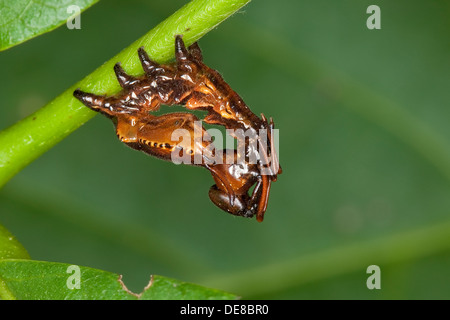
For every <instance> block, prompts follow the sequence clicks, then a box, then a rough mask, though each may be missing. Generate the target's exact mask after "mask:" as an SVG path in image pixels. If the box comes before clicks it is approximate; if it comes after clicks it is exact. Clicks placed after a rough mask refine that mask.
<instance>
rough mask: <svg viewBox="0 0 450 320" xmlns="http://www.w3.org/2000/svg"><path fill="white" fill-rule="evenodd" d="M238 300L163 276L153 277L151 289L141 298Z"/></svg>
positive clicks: (235, 297) (222, 293)
mask: <svg viewBox="0 0 450 320" xmlns="http://www.w3.org/2000/svg"><path fill="white" fill-rule="evenodd" d="M237 298H238V297H237V296H236V295H233V294H230V293H227V292H223V291H220V290H215V289H209V288H205V287H202V286H199V285H196V284H193V283H187V282H182V281H178V280H175V279H169V278H166V277H161V276H153V277H152V279H151V282H150V287H149V288H148V289H146V290H145V291H144V292H143V293H142V295H141V296H140V299H143V300H205V299H207V300H231V299H237Z"/></svg>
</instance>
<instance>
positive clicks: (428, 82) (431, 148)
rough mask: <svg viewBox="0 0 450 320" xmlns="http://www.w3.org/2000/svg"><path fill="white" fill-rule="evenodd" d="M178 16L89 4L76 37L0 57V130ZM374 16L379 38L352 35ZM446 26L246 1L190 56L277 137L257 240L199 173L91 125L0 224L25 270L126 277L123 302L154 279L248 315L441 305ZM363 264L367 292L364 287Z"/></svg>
mask: <svg viewBox="0 0 450 320" xmlns="http://www.w3.org/2000/svg"><path fill="white" fill-rule="evenodd" d="M184 3H185V1H171V2H167V1H162V0H157V1H138V0H133V1H127V2H125V1H118V0H117V1H112V0H109V1H101V2H100V3H98V4H96V5H95V6H93V7H92V8H91V9H89V10H88V11H86V12H85V13H83V14H82V16H81V26H82V29H81V30H68V29H67V28H66V27H65V26H63V27H60V28H59V29H57V30H56V31H53V32H51V33H48V34H45V35H43V36H40V37H38V38H36V39H33V40H31V41H28V42H26V43H24V44H22V45H19V46H17V47H14V48H11V49H9V50H7V51H5V52H1V53H0V66H1V73H0V76H1V80H0V81H1V86H0V96H1V97H2V103H1V116H0V129H2V128H6V127H7V126H9V125H12V124H14V123H15V122H16V121H18V120H20V119H22V118H23V117H25V116H27V115H29V114H30V113H32V112H33V111H35V110H37V109H38V108H40V107H41V106H43V105H44V104H45V103H47V102H48V101H50V100H51V99H53V98H54V97H55V96H57V95H58V94H59V93H61V92H62V91H64V90H65V89H66V88H67V87H69V86H70V85H72V84H73V83H75V82H76V81H78V80H80V79H81V78H83V77H84V76H85V75H87V74H88V73H90V72H92V71H93V70H94V69H95V68H96V67H97V66H99V65H101V64H102V63H103V62H104V61H106V60H108V59H109V58H110V57H111V56H113V55H114V54H116V53H117V52H119V51H120V50H121V49H122V48H124V47H126V46H128V45H129V44H130V43H131V42H133V41H134V40H135V39H137V38H139V37H140V36H142V35H143V34H144V33H145V32H147V31H148V30H149V29H151V28H153V27H154V26H155V25H156V24H158V23H159V22H160V21H162V20H163V19H164V18H166V17H167V16H169V15H170V14H171V13H173V12H174V11H175V10H176V9H178V8H179V7H181V5H182V4H184ZM371 4H377V5H378V6H380V8H381V26H382V29H381V30H369V29H368V28H367V27H366V19H367V18H368V17H369V15H368V14H367V13H366V9H367V7H368V6H369V5H371ZM449 13H450V5H449V3H448V2H446V1H428V2H425V1H377V2H369V1H359V0H358V1H356V0H354V1H332V0H329V1H324V0H320V1H269V0H259V1H253V2H251V3H250V4H249V5H247V6H246V7H245V8H244V10H242V11H241V12H239V13H238V14H236V15H235V16H233V17H232V18H230V19H229V20H227V21H225V22H224V23H222V24H221V25H220V26H219V27H218V28H217V29H215V30H213V31H211V32H210V33H209V34H207V35H206V36H205V37H204V38H202V39H201V40H200V46H201V48H202V49H203V54H204V59H205V62H206V63H207V64H208V65H209V66H211V67H212V68H215V69H217V70H219V71H220V72H221V73H222V75H223V76H224V78H225V79H226V81H227V82H228V83H229V84H230V85H231V86H232V88H233V89H235V91H237V92H238V93H239V94H240V95H241V96H242V97H243V98H244V100H245V101H246V103H247V104H248V105H249V106H250V108H251V109H252V110H253V112H254V113H256V114H260V113H264V114H265V115H266V116H271V117H273V118H274V120H275V124H276V126H277V128H279V129H280V154H279V158H280V163H281V165H282V167H283V174H282V175H280V176H279V180H278V181H277V182H276V183H274V184H273V186H272V192H271V195H270V202H269V208H268V211H267V213H266V217H265V221H264V222H263V223H257V222H256V221H255V220H254V219H253V220H249V219H243V218H240V217H233V216H231V215H227V214H226V213H224V212H222V211H220V210H219V209H218V208H216V207H215V206H214V205H213V204H212V203H211V202H210V200H209V199H208V189H209V187H210V186H211V185H212V184H213V180H212V178H211V176H210V174H209V173H208V172H207V170H204V169H202V168H196V167H187V166H176V165H174V164H172V163H169V162H167V163H166V162H163V161H160V160H157V159H154V158H150V157H148V156H146V155H144V154H142V153H139V152H137V151H134V150H131V149H129V148H127V147H126V146H125V145H123V144H121V143H120V142H119V141H118V140H117V138H116V137H115V134H114V130H113V126H112V124H111V122H110V121H109V120H108V119H106V118H104V117H100V116H96V117H95V118H94V119H93V120H91V121H89V122H88V123H86V124H85V125H83V126H82V127H81V128H80V129H78V130H77V131H76V132H74V133H73V134H71V135H70V136H69V137H68V138H66V139H65V140H63V141H62V142H61V143H60V144H58V145H57V146H56V147H54V148H53V149H52V150H50V151H49V152H47V153H46V154H44V155H43V156H42V157H40V158H39V159H38V160H36V161H35V162H33V163H32V164H31V165H29V166H28V167H27V168H25V169H24V170H23V171H22V172H20V173H19V174H18V175H17V176H15V177H14V178H13V179H12V180H11V181H10V182H9V183H8V184H7V185H6V186H5V187H4V188H3V189H2V190H0V224H3V225H4V226H5V227H7V228H8V229H9V230H10V231H11V232H12V233H13V234H14V235H15V236H16V237H17V238H18V239H19V241H21V243H22V244H23V245H24V246H25V248H26V249H27V250H28V252H29V253H30V255H31V257H32V259H35V260H47V261H58V262H65V263H72V264H78V265H85V266H89V267H93V268H99V269H104V270H108V271H111V272H114V273H118V274H123V280H124V282H125V283H126V284H127V286H128V287H129V288H130V289H131V290H134V291H137V292H139V291H141V290H142V288H143V287H144V286H145V285H146V284H147V281H148V278H149V275H150V274H160V275H164V276H167V277H172V278H177V279H180V280H183V281H189V282H194V283H198V284H201V285H205V286H213V287H215V288H217V289H223V290H227V291H230V292H233V293H236V294H238V295H241V296H242V297H243V298H245V299H247V298H267V299H303V298H307V299H316V298H319V299H330V298H331V299H350V298H354V299H355V298H356V299H379V298H384V299H423V298H425V299H429V298H434V299H436V298H437V299H448V298H450V276H449V275H448V270H449V268H450V249H449V248H450V228H449V227H448V225H449V222H450V196H449V195H450V126H449V125H448V124H449V116H450V111H449V102H450V93H449V90H448V86H449V84H450V61H449V59H448V58H449V52H450V50H449V49H450V48H449V45H450V43H449V41H448V35H449V31H450V28H449V27H450V22H449V20H448V15H449ZM165 110H167V111H169V110H170V109H168V108H167V107H166V108H165ZM436 230H438V232H437V231H436ZM446 230H447V231H448V232H446ZM437 233H439V234H443V235H444V236H440V237H434V236H435V235H436V234H437ZM446 235H448V236H446ZM433 237H434V238H433ZM371 264H375V265H379V266H380V268H381V290H369V289H367V287H366V279H367V277H368V275H367V274H366V268H367V267H368V266H369V265H371Z"/></svg>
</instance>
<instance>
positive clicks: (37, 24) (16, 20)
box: [0, 0, 98, 51]
mask: <svg viewBox="0 0 450 320" xmlns="http://www.w3.org/2000/svg"><path fill="white" fill-rule="evenodd" d="M96 2H98V0H69V1H67V0H66V1H60V0H45V1H39V2H38V1H33V0H0V51H2V50H5V49H8V48H10V47H13V46H15V45H18V44H20V43H22V42H24V41H27V40H30V39H32V38H34V37H36V36H39V35H41V34H43V33H46V32H49V31H51V30H53V29H55V28H57V27H59V26H60V25H62V24H64V23H66V21H67V19H68V18H69V17H72V15H73V11H71V10H68V8H69V6H72V5H75V6H78V8H79V10H80V12H82V11H84V10H86V9H87V8H89V7H90V6H92V5H93V4H95V3H96Z"/></svg>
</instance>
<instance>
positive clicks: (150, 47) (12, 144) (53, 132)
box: [0, 0, 250, 187]
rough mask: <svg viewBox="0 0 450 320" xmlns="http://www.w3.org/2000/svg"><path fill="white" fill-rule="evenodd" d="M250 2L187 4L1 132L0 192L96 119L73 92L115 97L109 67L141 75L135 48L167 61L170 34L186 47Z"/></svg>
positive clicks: (196, 1)
mask: <svg viewBox="0 0 450 320" xmlns="http://www.w3.org/2000/svg"><path fill="white" fill-rule="evenodd" d="M249 1H250V0H193V1H191V2H189V3H188V4H186V5H185V6H183V7H182V8H181V9H180V10H178V11H177V12H175V13H174V14H173V15H171V16H170V17H169V18H167V19H166V20H164V21H163V22H162V23H160V24H159V25H158V26H156V27H155V28H154V29H152V30H151V31H149V32H148V33H147V34H145V35H144V36H143V37H141V38H140V39H138V40H137V41H135V42H134V43H132V44H131V45H130V46H129V47H127V48H126V49H124V50H123V51H121V52H120V53H119V54H117V55H116V56H114V57H113V58H111V59H110V60H109V61H108V62H106V63H105V64H103V65H102V66H101V67H99V68H98V69H97V70H95V71H94V72H93V73H91V74H90V75H88V76H87V77H85V78H84V79H83V80H81V81H80V82H78V83H76V84H74V85H73V86H71V87H70V88H68V89H67V90H66V91H65V92H63V93H62V94H61V95H59V96H58V97H57V98H55V99H54V100H53V101H51V102H50V103H48V104H47V105H46V106H44V107H43V108H41V109H40V110H38V111H37V112H35V113H34V114H32V115H30V116H29V117H27V118H25V119H23V120H21V121H20V122H18V123H16V124H15V125H13V126H11V127H9V128H7V129H5V130H3V131H2V132H1V133H0V187H1V186H3V185H4V184H5V183H6V182H7V181H8V180H9V179H10V178H11V177H13V176H14V175H15V174H16V173H18V172H19V171H20V170H21V169H22V168H24V167H25V166H26V165H28V164H29V163H30V162H32V161H33V160H35V159H36V158H38V157H39V156H40V155H42V154H43V153H44V152H46V151H47V150H49V149H50V148H51V147H53V146H54V145H56V144H57V143H58V142H60V141H61V140H62V139H64V138H65V137H66V136H67V135H68V134H70V133H71V132H73V131H74V130H75V129H77V128H78V127H80V126H81V125H82V124H83V123H85V122H86V121H88V120H89V119H91V118H92V117H93V116H94V115H95V112H93V111H91V110H89V109H88V108H86V107H84V106H83V105H82V104H81V103H80V102H79V101H78V100H76V99H75V98H74V97H73V96H72V93H73V91H74V90H75V89H76V88H81V89H83V90H86V91H89V92H94V93H99V94H105V93H106V94H112V93H115V92H118V91H119V89H120V87H119V85H118V84H117V81H116V80H115V77H114V73H113V65H114V63H116V62H118V61H120V62H121V63H122V65H123V67H124V69H125V70H126V71H127V72H129V73H131V74H138V73H142V69H141V67H140V64H139V59H138V56H137V54H136V52H137V49H138V48H139V47H141V46H144V47H145V49H146V50H147V52H148V54H149V55H150V57H152V59H154V60H156V61H158V62H165V61H168V60H169V59H171V58H172V57H173V51H174V50H173V46H174V35H176V34H183V39H184V41H185V42H186V44H187V45H189V44H191V43H193V42H195V41H197V40H198V39H199V38H201V37H202V36H203V35H204V34H206V33H207V32H208V31H209V30H211V29H213V28H214V27H215V26H217V25H218V24H219V23H221V22H222V21H224V20H225V19H226V18H228V17H229V16H231V15H232V14H233V13H234V12H236V11H237V10H239V9H240V8H242V7H243V6H244V5H245V4H247V3H248V2H249Z"/></svg>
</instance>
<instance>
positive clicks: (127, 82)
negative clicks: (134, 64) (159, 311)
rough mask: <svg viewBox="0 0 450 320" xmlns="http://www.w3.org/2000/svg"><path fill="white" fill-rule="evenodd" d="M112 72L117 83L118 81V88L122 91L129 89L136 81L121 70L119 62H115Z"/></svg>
mask: <svg viewBox="0 0 450 320" xmlns="http://www.w3.org/2000/svg"><path fill="white" fill-rule="evenodd" d="M114 72H115V73H116V77H117V81H119V84H120V86H121V87H122V88H124V89H126V88H129V87H131V86H132V85H133V83H134V81H135V80H136V79H135V78H134V77H132V76H130V75H128V74H127V73H126V72H125V70H123V68H122V66H121V65H120V62H117V63H116V64H115V65H114Z"/></svg>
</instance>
